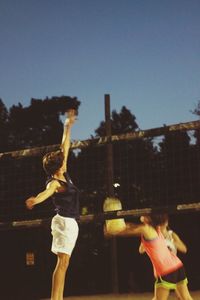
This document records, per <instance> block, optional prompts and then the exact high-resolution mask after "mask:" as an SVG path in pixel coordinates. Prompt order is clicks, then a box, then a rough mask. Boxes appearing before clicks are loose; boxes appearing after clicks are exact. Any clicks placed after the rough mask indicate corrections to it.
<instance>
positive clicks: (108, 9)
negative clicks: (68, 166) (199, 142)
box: [0, 0, 200, 139]
mask: <svg viewBox="0 0 200 300" xmlns="http://www.w3.org/2000/svg"><path fill="white" fill-rule="evenodd" d="M199 16H200V1H198V0H191V1H188V0H164V1H160V0H151V1H150V0H0V98H1V99H2V100H3V102H4V103H5V104H6V106H7V107H8V108H9V107H10V106H11V105H13V104H17V103H18V102H21V103H22V104H23V105H24V106H28V105H29V104H30V99H31V98H39V99H44V98H45V97H52V96H61V95H68V96H77V97H78V99H79V100H80V101H81V102H82V104H81V107H80V112H79V121H78V122H77V124H76V125H75V128H74V131H73V138H74V139H85V138H89V137H90V135H91V134H94V130H95V129H96V128H97V127H98V126H99V123H100V121H102V120H103V119H104V94H110V96H111V108H112V110H113V109H116V110H117V111H119V110H120V109H121V107H122V106H123V105H125V106H126V107H127V108H128V109H130V110H131V112H132V113H133V114H134V115H135V116H136V121H137V123H138V126H139V127H140V128H141V129H147V128H153V127H160V126H162V125H163V124H167V125H169V124H175V123H179V122H187V121H192V120H196V119H197V116H195V115H193V114H192V113H191V110H193V109H194V108H195V107H196V105H197V103H198V101H199V100H200V17H199Z"/></svg>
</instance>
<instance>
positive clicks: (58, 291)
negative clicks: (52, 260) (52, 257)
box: [51, 253, 70, 300]
mask: <svg viewBox="0 0 200 300" xmlns="http://www.w3.org/2000/svg"><path fill="white" fill-rule="evenodd" d="M69 260H70V256H69V255H68V254H65V253H58V255H57V264H56V267H55V270H54V272H53V276H52V290H51V300H63V291H64V286H65V275H66V271H67V268H68V265H69Z"/></svg>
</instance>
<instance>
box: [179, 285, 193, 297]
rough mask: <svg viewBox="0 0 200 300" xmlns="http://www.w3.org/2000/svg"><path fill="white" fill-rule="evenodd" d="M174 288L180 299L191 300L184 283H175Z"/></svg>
mask: <svg viewBox="0 0 200 300" xmlns="http://www.w3.org/2000/svg"><path fill="white" fill-rule="evenodd" d="M176 290H177V291H178V295H179V298H180V299H181V300H193V298H192V297H191V295H190V292H189V290H188V287H187V285H186V284H185V283H182V284H177V287H176Z"/></svg>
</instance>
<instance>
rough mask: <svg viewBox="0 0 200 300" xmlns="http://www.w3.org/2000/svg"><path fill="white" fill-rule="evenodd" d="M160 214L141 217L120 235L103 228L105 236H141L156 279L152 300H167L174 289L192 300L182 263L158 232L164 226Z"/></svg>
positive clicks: (184, 298)
mask: <svg viewBox="0 0 200 300" xmlns="http://www.w3.org/2000/svg"><path fill="white" fill-rule="evenodd" d="M163 217H164V215H163V214H162V213H152V214H149V215H146V216H143V217H142V222H143V223H142V224H133V223H126V228H125V229H124V230H121V231H119V232H108V231H107V229H106V226H105V228H104V234H105V236H106V237H112V236H121V237H125V236H134V235H136V236H140V237H141V242H142V245H143V247H144V249H145V252H146V253H147V255H148V256H149V258H150V260H151V262H152V265H153V270H154V276H155V279H156V281H155V298H154V300H167V299H168V297H169V293H170V290H177V291H178V294H179V296H180V297H181V300H193V299H192V297H191V295H190V292H189V290H188V286H187V283H188V280H187V277H186V274H185V270H184V266H183V263H182V261H181V260H180V259H179V258H178V257H177V256H176V255H175V254H174V253H173V252H172V251H170V250H169V248H168V247H167V244H166V242H165V239H164V237H163V235H162V233H161V230H160V227H159V226H160V225H162V224H163Z"/></svg>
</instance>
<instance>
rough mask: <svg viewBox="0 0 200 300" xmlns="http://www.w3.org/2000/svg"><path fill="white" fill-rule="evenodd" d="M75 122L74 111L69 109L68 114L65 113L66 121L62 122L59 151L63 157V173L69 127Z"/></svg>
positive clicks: (68, 146) (65, 166) (64, 170)
mask: <svg viewBox="0 0 200 300" xmlns="http://www.w3.org/2000/svg"><path fill="white" fill-rule="evenodd" d="M75 120H76V111H75V110H74V109H70V110H69V111H68V112H66V120H65V122H64V128H63V136H62V142H61V149H62V152H63V155H64V160H63V166H62V169H63V172H66V170H67V159H68V154H69V149H70V138H71V127H72V125H73V124H74V122H75Z"/></svg>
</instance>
